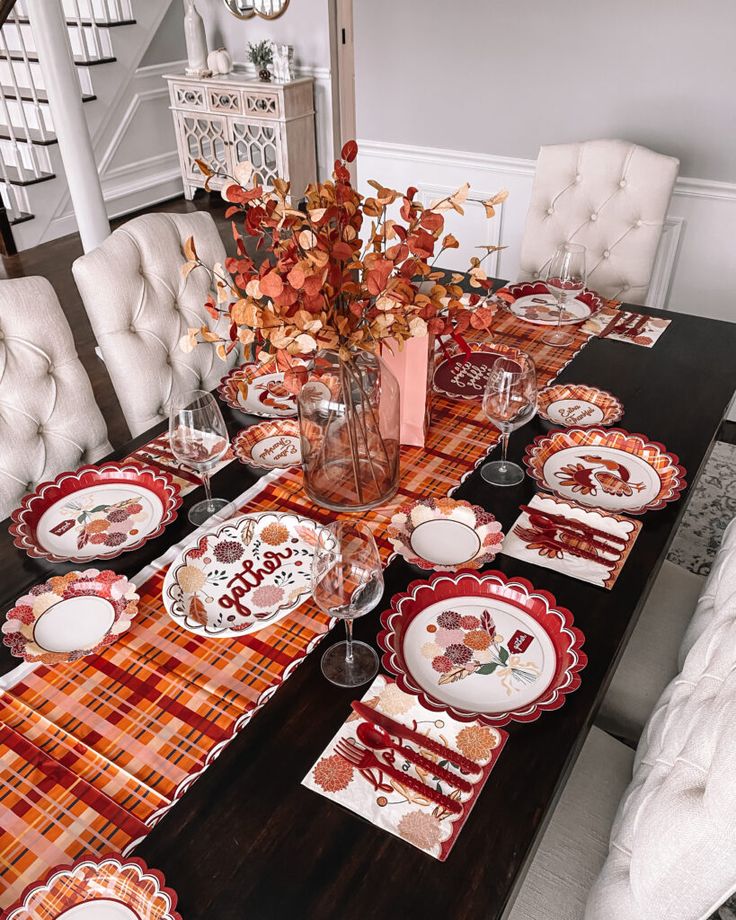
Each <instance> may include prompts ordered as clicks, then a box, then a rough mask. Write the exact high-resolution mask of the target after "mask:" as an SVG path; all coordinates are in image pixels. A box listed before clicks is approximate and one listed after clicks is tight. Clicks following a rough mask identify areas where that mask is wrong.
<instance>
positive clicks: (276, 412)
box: [217, 358, 296, 418]
mask: <svg viewBox="0 0 736 920" xmlns="http://www.w3.org/2000/svg"><path fill="white" fill-rule="evenodd" d="M217 392H218V393H219V394H220V396H221V397H222V399H223V400H224V401H225V402H226V403H227V404H228V406H231V407H232V408H233V409H240V411H241V412H247V413H248V414H249V415H260V416H264V417H266V418H293V417H294V416H295V415H296V396H294V394H293V393H290V392H289V391H288V390H287V389H286V387H285V385H284V373H283V371H281V370H279V368H278V365H277V364H276V359H275V358H271V359H270V360H268V361H265V362H264V363H263V364H258V363H252V364H243V365H242V366H241V367H235V368H233V370H231V371H230V373H229V374H226V375H225V376H224V377H223V378H222V380H221V381H220V385H219V387H218V388H217Z"/></svg>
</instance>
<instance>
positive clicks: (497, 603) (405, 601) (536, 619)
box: [378, 572, 587, 726]
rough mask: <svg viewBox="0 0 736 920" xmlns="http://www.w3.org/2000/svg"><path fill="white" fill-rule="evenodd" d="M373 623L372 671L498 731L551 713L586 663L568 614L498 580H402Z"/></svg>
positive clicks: (426, 701) (466, 576)
mask: <svg viewBox="0 0 736 920" xmlns="http://www.w3.org/2000/svg"><path fill="white" fill-rule="evenodd" d="M381 624H382V626H383V629H382V631H381V633H380V634H379V637H378V643H379V645H380V646H381V648H383V649H384V652H385V654H384V655H383V658H382V663H383V666H384V668H386V670H387V671H389V672H390V673H391V674H393V675H395V677H396V680H397V683H398V685H399V687H400V688H401V689H402V690H404V691H405V692H407V693H413V694H414V695H415V696H418V697H419V700H420V702H421V703H422V705H423V706H426V707H427V708H428V709H432V710H434V711H445V712H448V713H449V714H450V715H451V716H453V717H454V718H456V719H460V720H461V721H470V720H472V719H479V720H480V721H482V722H484V723H486V724H487V725H496V726H501V725H506V724H508V723H509V722H511V721H517V722H531V721H533V720H534V719H537V718H539V716H540V714H541V713H542V712H543V711H545V710H549V709H559V707H560V706H562V704H563V703H564V701H565V696H566V694H568V693H570V692H572V691H573V690H576V689H577V688H578V687H579V686H580V676H579V672H580V671H581V670H582V668H584V667H585V664H586V662H587V659H586V657H585V655H584V653H583V652H582V651H581V647H582V644H583V635H582V633H581V632H580V631H579V630H577V629H575V627H574V626H573V625H572V615H571V614H570V611H569V610H565V609H564V608H563V607H558V606H557V605H556V602H555V599H554V598H553V597H552V595H551V594H548V593H547V592H546V591H537V590H535V589H534V588H533V587H532V585H531V584H530V583H529V582H528V581H526V580H525V579H521V578H517V579H507V578H506V576H505V575H502V574H501V573H500V572H487V573H484V574H483V575H480V574H474V573H470V572H463V573H461V574H459V575H454V576H452V575H435V576H434V577H433V578H432V579H431V580H430V581H423V582H422V581H415V582H412V584H410V585H409V588H408V590H407V592H406V593H403V594H397V595H395V596H394V598H393V600H392V603H391V608H390V609H389V610H386V611H384V613H383V614H382V615H381Z"/></svg>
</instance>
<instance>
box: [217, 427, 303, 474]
mask: <svg viewBox="0 0 736 920" xmlns="http://www.w3.org/2000/svg"><path fill="white" fill-rule="evenodd" d="M233 451H234V453H235V456H236V457H237V458H238V460H240V462H241V463H246V464H247V465H248V466H255V467H258V468H259V469H266V470H282V469H286V468H287V467H289V466H296V465H297V464H298V463H301V461H302V449H301V441H300V438H299V425H298V424H297V423H296V422H295V421H294V420H293V419H283V420H281V421H274V422H261V423H260V424H259V425H252V426H251V427H250V428H246V429H244V430H243V431H241V432H239V433H238V435H237V437H236V438H235V440H234V441H233Z"/></svg>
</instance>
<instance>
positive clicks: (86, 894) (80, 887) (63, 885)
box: [3, 856, 182, 920]
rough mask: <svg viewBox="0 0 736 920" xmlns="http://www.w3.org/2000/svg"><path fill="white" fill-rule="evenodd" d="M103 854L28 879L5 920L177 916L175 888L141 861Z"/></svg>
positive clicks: (178, 919) (159, 919) (162, 919)
mask: <svg viewBox="0 0 736 920" xmlns="http://www.w3.org/2000/svg"><path fill="white" fill-rule="evenodd" d="M123 860H124V857H122V856H104V857H90V858H87V859H85V858H82V859H78V860H77V861H76V862H75V863H73V864H72V865H71V866H57V867H56V868H55V869H52V870H51V872H49V874H48V875H47V876H46V878H45V880H44V881H43V882H34V883H33V884H32V885H29V886H28V887H27V888H26V890H25V891H24V892H23V895H22V897H21V899H20V900H19V901H18V902H17V903H16V904H14V905H13V906H12V907H11V908H10V909H9V910H8V912H7V913H5V914H3V917H4V918H5V920H62V918H63V920H182V916H181V914H180V913H179V912H178V911H177V910H175V908H176V892H175V891H173V890H172V889H171V888H167V887H166V883H165V880H164V877H163V875H162V874H161V872H159V871H158V870H157V869H149V868H148V866H147V865H146V864H145V863H144V862H143V860H142V859H138V858H137V857H131V858H129V859H126V860H125V861H123Z"/></svg>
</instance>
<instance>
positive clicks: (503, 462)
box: [480, 349, 537, 486]
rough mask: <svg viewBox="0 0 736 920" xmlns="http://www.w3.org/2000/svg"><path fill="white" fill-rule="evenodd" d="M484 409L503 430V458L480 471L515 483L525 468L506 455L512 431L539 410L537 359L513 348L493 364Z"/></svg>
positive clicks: (492, 479) (498, 482) (501, 482)
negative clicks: (534, 360)
mask: <svg viewBox="0 0 736 920" xmlns="http://www.w3.org/2000/svg"><path fill="white" fill-rule="evenodd" d="M483 411H484V412H485V414H486V416H487V417H488V418H489V419H490V420H491V421H492V422H493V424H494V425H495V426H496V427H497V428H499V429H500V431H501V459H500V460H493V461H492V462H490V463H486V464H484V465H483V466H482V467H481V471H480V475H481V476H482V477H483V479H484V480H485V481H486V482H488V483H490V484H491V485H493V486H515V485H518V484H519V483H520V482H521V481H522V480H523V479H524V470H523V469H522V468H521V467H520V466H519V465H518V464H517V463H511V462H510V461H508V460H507V459H506V452H507V450H508V445H509V435H510V434H511V432H512V431H513V430H514V429H516V428H521V426H522V425H526V423H527V422H528V421H529V420H530V419H531V418H533V416H534V413H535V412H536V411H537V375H536V371H535V368H534V362H533V361H532V359H531V358H530V357H529V355H528V354H526V353H525V352H523V351H520V350H519V349H513V350H511V351H510V352H509V354H508V355H503V356H501V357H499V358H496V360H495V361H494V362H493V364H492V365H491V371H490V373H489V375H488V379H487V380H486V387H485V392H484V393H483Z"/></svg>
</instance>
